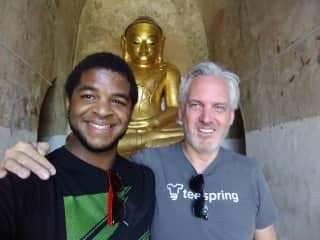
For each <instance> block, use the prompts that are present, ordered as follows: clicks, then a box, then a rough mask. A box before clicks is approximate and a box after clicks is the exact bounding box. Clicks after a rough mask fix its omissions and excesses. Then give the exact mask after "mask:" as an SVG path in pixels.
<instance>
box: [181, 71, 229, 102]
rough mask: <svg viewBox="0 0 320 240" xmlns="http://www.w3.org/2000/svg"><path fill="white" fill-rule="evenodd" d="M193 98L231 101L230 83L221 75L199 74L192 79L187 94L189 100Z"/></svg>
mask: <svg viewBox="0 0 320 240" xmlns="http://www.w3.org/2000/svg"><path fill="white" fill-rule="evenodd" d="M192 99H198V100H202V99H203V100H204V101H219V102H229V101H230V96H229V85H228V83H227V81H225V80H224V79H223V78H222V77H219V76H212V75H200V76H197V77H195V78H194V79H193V80H192V82H191V84H190V87H189V90H188V94H187V100H192Z"/></svg>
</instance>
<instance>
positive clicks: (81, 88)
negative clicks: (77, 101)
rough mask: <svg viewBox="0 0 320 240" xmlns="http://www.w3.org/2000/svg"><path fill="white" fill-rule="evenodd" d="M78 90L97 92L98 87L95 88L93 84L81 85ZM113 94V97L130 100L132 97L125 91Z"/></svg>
mask: <svg viewBox="0 0 320 240" xmlns="http://www.w3.org/2000/svg"><path fill="white" fill-rule="evenodd" d="M78 91H79V92H81V91H94V92H97V91H98V89H97V88H95V87H92V86H80V87H79V88H78ZM112 96H113V97H119V98H123V99H125V100H126V101H128V102H129V101H130V97H129V96H128V95H127V94H124V93H113V94H112Z"/></svg>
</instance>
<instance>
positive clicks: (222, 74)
mask: <svg viewBox="0 0 320 240" xmlns="http://www.w3.org/2000/svg"><path fill="white" fill-rule="evenodd" d="M202 75H204V76H208V75H209V76H214V77H219V78H221V79H222V80H223V81H226V82H227V83H228V86H229V96H230V106H231V108H232V110H236V109H237V108H238V103H239V98H240V89H239V82H240V79H239V77H238V75H236V74H235V73H232V72H229V71H226V70H224V69H222V68H221V67H220V66H218V65H217V64H215V63H213V62H203V63H200V64H198V65H197V66H195V67H193V68H192V69H191V71H190V72H189V73H187V74H186V75H185V76H184V77H183V78H182V81H181V83H180V97H179V102H180V105H181V106H184V105H185V103H186V101H187V96H188V92H189V88H190V85H191V83H192V81H193V79H195V78H196V77H198V76H202Z"/></svg>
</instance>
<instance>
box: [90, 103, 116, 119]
mask: <svg viewBox="0 0 320 240" xmlns="http://www.w3.org/2000/svg"><path fill="white" fill-rule="evenodd" d="M94 111H95V113H96V114H98V115H99V116H100V117H105V116H108V115H111V114H112V113H113V111H112V107H111V104H110V103H109V102H108V101H102V100H101V101H99V102H97V103H96V106H95V108H94Z"/></svg>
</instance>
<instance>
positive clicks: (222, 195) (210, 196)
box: [167, 183, 240, 204]
mask: <svg viewBox="0 0 320 240" xmlns="http://www.w3.org/2000/svg"><path fill="white" fill-rule="evenodd" d="M167 189H168V190H169V196H170V198H171V200H173V201H176V200H178V198H179V197H180V198H182V199H198V198H199V197H201V195H200V193H197V192H193V191H191V190H190V189H185V188H184V185H183V184H181V183H168V184H167ZM202 196H203V197H204V199H205V200H206V201H208V203H212V202H214V201H231V202H233V203H235V204H237V203H238V202H239V201H240V197H239V194H238V193H237V192H229V191H225V190H224V189H220V190H218V191H214V192H203V195H202Z"/></svg>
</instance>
